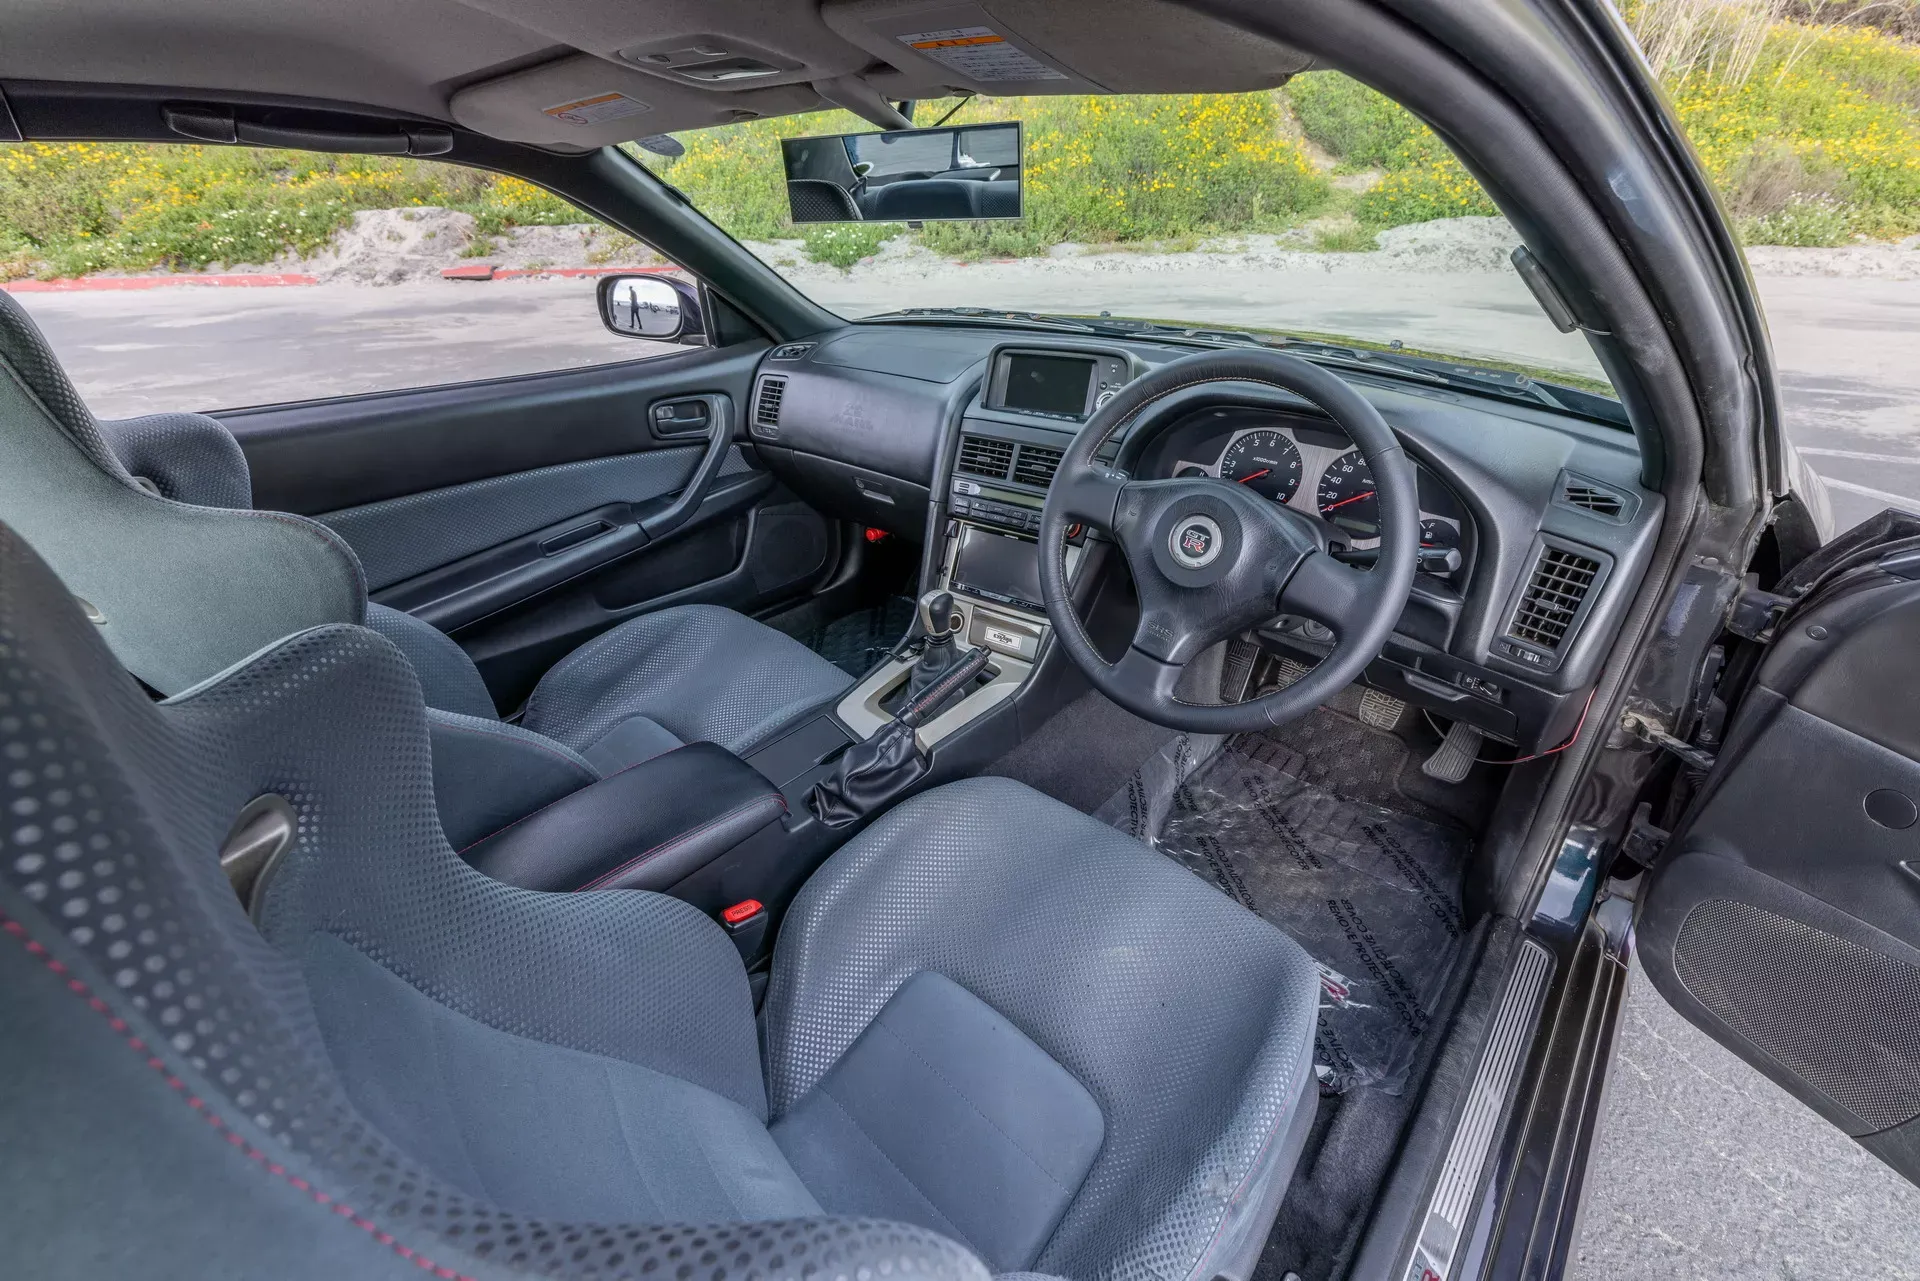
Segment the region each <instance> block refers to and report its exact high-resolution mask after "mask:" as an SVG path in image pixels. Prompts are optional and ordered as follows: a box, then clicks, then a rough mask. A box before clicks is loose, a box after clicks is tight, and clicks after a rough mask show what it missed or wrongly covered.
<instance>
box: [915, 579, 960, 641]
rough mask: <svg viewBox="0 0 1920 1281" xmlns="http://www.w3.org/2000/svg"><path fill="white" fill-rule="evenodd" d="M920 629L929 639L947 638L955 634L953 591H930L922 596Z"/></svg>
mask: <svg viewBox="0 0 1920 1281" xmlns="http://www.w3.org/2000/svg"><path fill="white" fill-rule="evenodd" d="M920 630H921V631H923V632H925V633H926V635H927V639H928V640H945V639H946V638H947V637H949V636H951V635H953V593H952V592H939V591H934V592H928V593H927V594H926V595H925V596H922V597H921V598H920Z"/></svg>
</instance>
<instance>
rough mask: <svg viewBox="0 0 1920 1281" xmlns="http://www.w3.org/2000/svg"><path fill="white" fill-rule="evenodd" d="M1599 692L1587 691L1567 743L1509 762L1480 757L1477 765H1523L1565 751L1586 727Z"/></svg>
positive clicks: (1595, 689) (1595, 690)
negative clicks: (1578, 720) (1585, 699)
mask: <svg viewBox="0 0 1920 1281" xmlns="http://www.w3.org/2000/svg"><path fill="white" fill-rule="evenodd" d="M1599 692H1600V690H1599V688H1598V687H1597V686H1596V687H1595V688H1593V689H1590V690H1588V691H1587V701H1586V704H1585V705H1584V706H1582V707H1581V709H1580V723H1579V724H1578V725H1575V726H1574V727H1573V733H1571V734H1569V735H1568V736H1567V741H1566V742H1564V743H1562V744H1560V746H1558V747H1549V748H1548V749H1547V750H1546V751H1544V752H1535V753H1534V754H1533V755H1532V756H1516V757H1514V758H1513V759H1512V760H1510V761H1492V760H1488V759H1487V758H1486V757H1484V756H1482V757H1479V758H1477V759H1478V763H1479V764H1481V765H1524V764H1526V763H1527V762H1528V761H1537V760H1539V759H1540V758H1541V757H1543V756H1552V755H1553V754H1554V753H1555V752H1564V751H1566V750H1567V749H1568V748H1569V747H1572V746H1573V744H1574V741H1575V740H1576V739H1578V738H1579V737H1580V731H1581V730H1583V729H1585V728H1586V727H1587V713H1588V712H1590V711H1592V710H1593V696H1594V695H1595V694H1597V693H1599Z"/></svg>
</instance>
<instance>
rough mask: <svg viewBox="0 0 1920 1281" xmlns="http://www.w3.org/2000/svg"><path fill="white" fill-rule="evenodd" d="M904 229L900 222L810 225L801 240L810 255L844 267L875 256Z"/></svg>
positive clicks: (812, 257)
mask: <svg viewBox="0 0 1920 1281" xmlns="http://www.w3.org/2000/svg"><path fill="white" fill-rule="evenodd" d="M905 230H906V228H905V227H903V226H901V225H900V224H899V223H897V222H852V223H835V224H832V225H829V226H821V227H808V228H807V229H806V230H805V232H804V234H803V235H802V239H803V240H805V241H806V244H807V256H808V257H809V258H811V259H813V260H814V261H815V262H824V263H830V264H831V265H833V266H835V267H840V268H843V269H844V268H847V267H851V266H853V264H854V263H856V262H859V261H860V260H861V259H862V258H870V257H872V256H873V254H874V252H875V251H876V250H878V249H879V248H880V246H881V245H882V244H884V243H886V242H887V241H889V240H891V239H893V238H894V237H895V236H897V235H899V234H900V233H901V232H903V231H905Z"/></svg>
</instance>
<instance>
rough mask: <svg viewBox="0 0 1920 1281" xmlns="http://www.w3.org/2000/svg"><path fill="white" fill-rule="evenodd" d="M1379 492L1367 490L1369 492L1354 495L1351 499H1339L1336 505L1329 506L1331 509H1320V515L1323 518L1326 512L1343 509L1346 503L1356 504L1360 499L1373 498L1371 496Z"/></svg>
mask: <svg viewBox="0 0 1920 1281" xmlns="http://www.w3.org/2000/svg"><path fill="white" fill-rule="evenodd" d="M1379 492H1380V491H1379V490H1377V489H1369V490H1368V491H1367V492H1366V493H1364V494H1355V495H1354V496H1353V497H1352V498H1342V499H1341V500H1340V501H1339V502H1337V503H1335V504H1333V506H1331V507H1322V508H1321V509H1320V514H1321V515H1322V516H1324V515H1326V514H1327V513H1328V512H1330V511H1337V510H1339V509H1340V508H1342V507H1345V506H1346V505H1347V504H1348V503H1357V502H1359V501H1360V500H1361V499H1362V498H1372V497H1373V496H1374V495H1375V494H1377V493H1379Z"/></svg>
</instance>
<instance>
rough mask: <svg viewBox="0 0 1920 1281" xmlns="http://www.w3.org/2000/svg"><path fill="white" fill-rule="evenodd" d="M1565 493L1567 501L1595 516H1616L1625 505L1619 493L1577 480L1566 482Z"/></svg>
mask: <svg viewBox="0 0 1920 1281" xmlns="http://www.w3.org/2000/svg"><path fill="white" fill-rule="evenodd" d="M1565 493H1566V499H1567V502H1569V503H1570V504H1572V505H1573V506H1575V507H1578V508H1581V509H1582V510H1585V511H1590V512H1592V513H1593V514H1594V515H1596V516H1618V515H1619V514H1620V513H1621V512H1622V511H1624V510H1625V509H1626V505H1627V504H1626V500H1625V499H1623V498H1621V497H1620V495H1618V494H1615V493H1612V492H1610V491H1608V490H1605V489H1601V488H1600V487H1599V486H1598V485H1588V484H1583V483H1582V482H1580V481H1577V480H1570V481H1568V482H1567V488H1566V491H1565Z"/></svg>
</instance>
